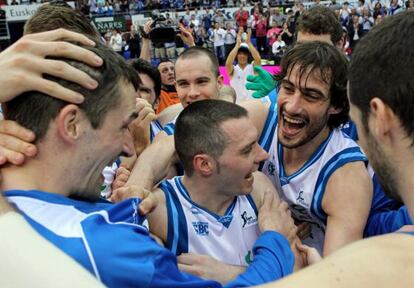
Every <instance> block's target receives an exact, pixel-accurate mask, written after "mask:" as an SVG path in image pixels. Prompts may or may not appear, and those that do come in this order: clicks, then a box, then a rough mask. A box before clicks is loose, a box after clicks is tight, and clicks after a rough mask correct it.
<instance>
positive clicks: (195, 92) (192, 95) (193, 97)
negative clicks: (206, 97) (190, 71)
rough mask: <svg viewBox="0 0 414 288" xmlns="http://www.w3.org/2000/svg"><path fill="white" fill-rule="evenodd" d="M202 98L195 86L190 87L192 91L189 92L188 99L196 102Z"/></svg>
mask: <svg viewBox="0 0 414 288" xmlns="http://www.w3.org/2000/svg"><path fill="white" fill-rule="evenodd" d="M199 96H200V91H199V90H198V89H197V87H196V86H195V85H190V91H188V97H189V98H190V99H191V100H196V99H197V98H198V97H199Z"/></svg>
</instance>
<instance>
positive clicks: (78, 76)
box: [38, 59, 98, 89]
mask: <svg viewBox="0 0 414 288" xmlns="http://www.w3.org/2000/svg"><path fill="white" fill-rule="evenodd" d="M38 62H39V64H42V73H44V74H49V75H53V76H56V77H58V78H62V79H65V80H68V81H71V82H75V83H78V84H79V85H82V86H83V87H85V88H87V89H95V88H96V87H98V82H97V81H96V80H95V79H93V78H92V77H90V76H89V75H88V74H86V73H85V72H83V71H81V70H78V69H76V68H75V67H73V66H72V65H70V64H68V63H66V62H63V61H58V60H51V59H42V60H40V61H38Z"/></svg>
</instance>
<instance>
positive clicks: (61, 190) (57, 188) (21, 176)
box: [0, 152, 70, 196]
mask: <svg viewBox="0 0 414 288" xmlns="http://www.w3.org/2000/svg"><path fill="white" fill-rule="evenodd" d="M65 164H67V163H63V162H59V167H66V165H65ZM56 168H57V169H56ZM59 170H61V171H59ZM68 170H69V169H68ZM68 170H67V169H64V170H63V172H64V173H63V174H62V173H60V174H59V172H62V169H59V168H58V167H56V161H54V160H52V161H48V160H47V159H44V157H43V155H42V153H41V152H39V153H38V155H36V157H35V158H33V159H26V162H25V163H24V164H23V165H22V166H14V165H8V166H6V167H4V168H2V171H1V173H2V178H3V179H2V181H1V184H0V187H1V189H2V190H3V191H5V190H15V189H16V190H40V191H45V192H51V193H55V194H61V195H64V196H68V195H69V193H70V189H69V187H70V186H69V185H70V183H68V179H69V178H70V177H68Z"/></svg>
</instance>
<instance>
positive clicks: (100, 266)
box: [5, 190, 294, 287]
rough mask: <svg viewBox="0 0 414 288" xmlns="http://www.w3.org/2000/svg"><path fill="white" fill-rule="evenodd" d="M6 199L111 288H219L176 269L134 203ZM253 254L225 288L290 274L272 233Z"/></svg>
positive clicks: (34, 195) (15, 195)
mask: <svg viewBox="0 0 414 288" xmlns="http://www.w3.org/2000/svg"><path fill="white" fill-rule="evenodd" d="M5 196H6V197H7V198H8V200H9V202H11V203H14V204H15V205H16V206H17V208H18V209H19V210H20V211H21V212H22V213H23V214H24V216H25V218H26V219H27V221H28V222H29V223H30V224H31V225H32V226H33V228H34V229H35V230H36V231H37V232H38V233H40V234H41V235H42V236H43V237H45V238H46V239H47V240H49V241H50V242H52V243H53V244H54V245H56V246H57V247H58V248H60V249H61V250H63V251H64V252H65V253H67V254H68V255H69V256H71V257H72V258H74V259H75V260H76V261H77V262H79V263H80V264H81V265H82V266H83V267H85V268H86V269H87V270H88V271H89V272H91V273H92V274H93V275H95V277H97V278H98V279H99V280H100V281H102V282H103V283H104V284H105V285H107V286H109V287H221V285H220V284H219V283H218V282H215V281H209V280H203V279H200V278H197V277H195V276H192V275H189V274H186V273H183V272H181V271H180V270H179V269H178V265H177V259H176V257H175V255H174V254H172V253H171V252H170V251H168V250H167V249H165V248H164V247H161V246H160V245H158V244H157V243H156V242H155V241H154V240H153V239H152V238H151V237H150V236H149V233H148V231H147V229H146V228H145V227H144V226H142V225H141V223H142V222H143V220H144V218H143V217H141V216H140V215H139V214H138V208H137V207H138V204H139V201H140V200H139V199H137V198H133V199H127V200H125V201H123V202H120V203H118V204H112V203H109V202H107V201H103V200H98V201H91V202H88V201H80V200H74V199H70V198H67V197H64V196H62V195H58V194H51V193H46V192H42V191H36V190H31V191H21V190H10V191H6V192H5ZM253 253H254V261H253V263H252V264H251V265H250V266H249V267H248V268H247V270H246V272H245V273H243V274H241V275H240V276H239V277H237V278H236V279H235V280H234V281H232V282H230V283H228V284H227V285H226V286H227V287H242V286H252V285H258V284H262V283H265V282H270V281H274V280H277V279H279V278H281V277H283V276H286V275H288V274H290V273H291V272H292V270H293V265H294V256H293V253H292V251H291V249H290V246H289V243H288V241H287V240H286V239H285V238H284V237H283V236H281V235H280V234H278V233H276V232H265V233H263V234H262V236H261V237H260V238H259V239H258V240H257V241H256V243H255V246H254V247H253Z"/></svg>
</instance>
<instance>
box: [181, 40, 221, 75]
mask: <svg viewBox="0 0 414 288" xmlns="http://www.w3.org/2000/svg"><path fill="white" fill-rule="evenodd" d="M202 55H205V56H207V57H208V58H209V59H210V62H211V69H212V70H211V71H212V72H213V75H216V76H219V75H220V70H219V62H218V60H217V57H216V55H214V53H213V52H211V51H210V50H208V49H207V48H204V47H200V46H193V47H190V48H188V49H186V50H184V52H183V53H181V54H180V56H178V58H177V61H178V60H179V59H189V58H194V57H198V56H202Z"/></svg>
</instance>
